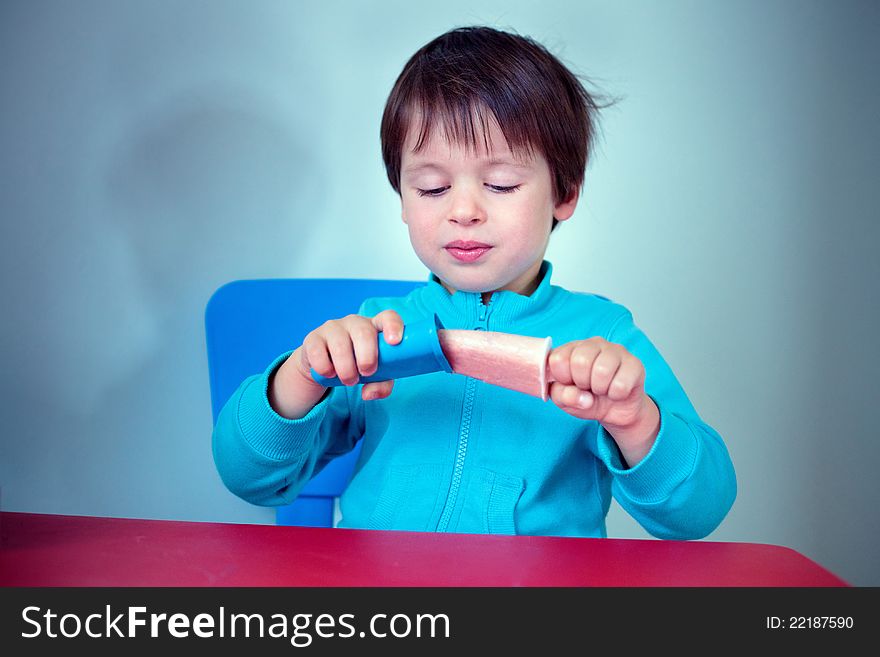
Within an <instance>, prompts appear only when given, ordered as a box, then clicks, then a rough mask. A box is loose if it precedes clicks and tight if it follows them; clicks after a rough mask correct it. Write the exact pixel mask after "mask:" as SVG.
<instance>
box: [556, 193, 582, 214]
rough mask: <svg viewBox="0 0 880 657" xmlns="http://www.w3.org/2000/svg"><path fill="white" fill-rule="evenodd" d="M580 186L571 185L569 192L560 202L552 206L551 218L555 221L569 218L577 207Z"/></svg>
mask: <svg viewBox="0 0 880 657" xmlns="http://www.w3.org/2000/svg"><path fill="white" fill-rule="evenodd" d="M580 192H581V188H580V187H577V186H575V187H573V188H572V190H571V193H570V194H569V195H568V198H566V199H565V200H564V201H562V202H561V203H558V204H557V205H556V206H555V207H554V208H553V218H554V219H556V221H565V220H566V219H571V215H573V214H574V209H575V208H576V207H577V203H578V198H580Z"/></svg>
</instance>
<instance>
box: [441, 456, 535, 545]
mask: <svg viewBox="0 0 880 657" xmlns="http://www.w3.org/2000/svg"><path fill="white" fill-rule="evenodd" d="M524 489H525V482H524V481H523V480H522V479H521V478H520V477H515V476H513V475H506V474H502V473H499V472H493V471H491V470H486V469H485V468H478V469H476V470H474V471H473V472H472V473H471V478H470V481H469V482H468V486H467V490H466V491H465V499H464V504H463V506H462V510H461V516H460V517H459V521H458V524H457V527H456V530H455V531H458V532H463V533H488V534H511V535H512V534H516V505H517V503H518V502H519V499H520V497H521V496H522V493H523V490H524Z"/></svg>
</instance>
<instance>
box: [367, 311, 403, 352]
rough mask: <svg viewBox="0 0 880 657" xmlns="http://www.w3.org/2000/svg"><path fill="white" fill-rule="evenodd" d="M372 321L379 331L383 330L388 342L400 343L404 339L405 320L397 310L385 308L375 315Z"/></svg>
mask: <svg viewBox="0 0 880 657" xmlns="http://www.w3.org/2000/svg"><path fill="white" fill-rule="evenodd" d="M372 322H373V326H374V327H375V328H376V330H377V331H382V336H383V337H384V338H385V342H387V343H388V344H398V343H399V342H400V341H401V340H402V339H403V320H402V319H401V318H400V315H398V314H397V311H395V310H391V309H389V310H383V311H382V312H380V313H379V314H378V315H376V316H375V317H373V320H372Z"/></svg>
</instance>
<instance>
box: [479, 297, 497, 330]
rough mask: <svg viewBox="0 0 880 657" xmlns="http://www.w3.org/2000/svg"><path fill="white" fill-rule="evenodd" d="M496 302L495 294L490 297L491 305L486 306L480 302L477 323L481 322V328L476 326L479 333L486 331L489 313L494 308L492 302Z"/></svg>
mask: <svg viewBox="0 0 880 657" xmlns="http://www.w3.org/2000/svg"><path fill="white" fill-rule="evenodd" d="M493 301H495V293H494V292H493V293H492V295H491V296H490V297H489V303H486V304H484V303H483V302H482V300H481V301H480V316H479V318H478V320H477V321H479V322H480V324H479V326H476V327H475V329H476V330H477V331H485V330H486V328H487V326H488V324H489V311H490V309H491V308H492V302H493Z"/></svg>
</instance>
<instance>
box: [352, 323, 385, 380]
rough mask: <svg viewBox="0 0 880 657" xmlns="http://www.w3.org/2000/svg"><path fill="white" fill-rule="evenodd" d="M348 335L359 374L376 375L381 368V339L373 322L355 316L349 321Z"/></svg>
mask: <svg viewBox="0 0 880 657" xmlns="http://www.w3.org/2000/svg"><path fill="white" fill-rule="evenodd" d="M348 333H349V336H351V344H352V347H353V348H354V357H355V362H356V363H357V370H358V372H359V373H360V374H361V376H370V375H371V374H375V372H376V369H377V368H378V367H379V339H378V334H377V333H376V329H375V328H374V327H373V324H372V322H371V321H370V320H369V319H368V318H366V317H360V316H355V318H353V319H351V320H349V321H348Z"/></svg>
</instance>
